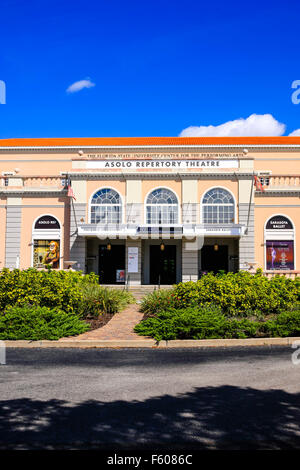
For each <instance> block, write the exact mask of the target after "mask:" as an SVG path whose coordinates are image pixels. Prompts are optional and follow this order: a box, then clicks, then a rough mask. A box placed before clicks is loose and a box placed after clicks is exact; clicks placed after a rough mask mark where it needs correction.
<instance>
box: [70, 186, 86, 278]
mask: <svg viewBox="0 0 300 470" xmlns="http://www.w3.org/2000/svg"><path fill="white" fill-rule="evenodd" d="M72 189H73V192H74V195H75V197H76V201H74V200H73V201H71V207H70V260H69V261H77V264H75V265H74V269H76V271H83V272H85V264H86V239H85V238H84V237H79V236H78V225H79V224H81V223H82V222H81V219H83V220H84V221H85V220H86V197H87V196H86V181H83V180H74V181H72Z"/></svg>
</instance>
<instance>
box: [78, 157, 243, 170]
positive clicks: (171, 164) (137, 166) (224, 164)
mask: <svg viewBox="0 0 300 470" xmlns="http://www.w3.org/2000/svg"><path fill="white" fill-rule="evenodd" d="M86 168H88V169H108V170H110V169H124V170H130V169H131V170H141V169H157V170H159V169H160V170H161V169H177V170H179V169H185V170H186V169H189V170H193V169H199V168H238V160H149V159H148V160H146V159H145V160H129V159H128V160H126V159H124V160H98V161H95V160H94V161H87V162H86Z"/></svg>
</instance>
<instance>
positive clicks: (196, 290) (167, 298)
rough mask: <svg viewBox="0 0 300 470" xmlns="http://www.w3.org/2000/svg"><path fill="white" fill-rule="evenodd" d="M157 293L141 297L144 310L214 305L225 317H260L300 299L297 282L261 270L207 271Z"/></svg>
mask: <svg viewBox="0 0 300 470" xmlns="http://www.w3.org/2000/svg"><path fill="white" fill-rule="evenodd" d="M158 292H159V293H158V294H155V295H154V294H150V295H149V296H147V297H146V298H145V299H144V301H143V304H142V309H143V312H145V313H151V314H154V313H157V312H160V311H162V310H164V309H165V308H166V306H167V305H168V308H169V307H174V308H178V309H183V308H187V307H197V306H199V307H201V306H205V305H207V304H215V305H219V306H220V307H221V309H222V311H223V313H224V314H225V315H226V316H228V317H232V316H238V317H240V316H244V317H247V316H252V315H255V316H258V317H263V316H264V315H266V314H278V313H280V312H282V311H284V310H289V309H291V308H292V307H293V305H294V304H295V303H296V302H298V301H299V299H300V281H299V280H297V279H296V280H291V279H287V278H285V277H284V276H275V277H274V278H272V279H267V278H266V277H265V276H263V274H262V272H261V270H258V271H257V273H256V274H255V275H253V274H250V273H249V272H245V271H239V272H238V273H219V274H216V275H214V274H213V273H208V274H206V275H205V276H203V277H202V278H201V279H200V280H199V281H197V282H185V283H179V284H177V285H176V286H174V287H173V288H172V289H171V290H170V291H168V293H166V294H165V293H163V291H158ZM166 304H167V305H166Z"/></svg>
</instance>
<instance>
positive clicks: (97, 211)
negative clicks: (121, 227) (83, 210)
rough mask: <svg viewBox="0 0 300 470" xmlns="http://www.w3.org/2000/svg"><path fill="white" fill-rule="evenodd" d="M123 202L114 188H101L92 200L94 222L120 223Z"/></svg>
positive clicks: (92, 220) (92, 219)
mask: <svg viewBox="0 0 300 470" xmlns="http://www.w3.org/2000/svg"><path fill="white" fill-rule="evenodd" d="M121 215H122V204H121V198H120V195H119V194H118V193H117V191H115V190H114V189H109V188H105V189H100V190H99V191H97V192H96V193H95V194H94V196H93V198H92V201H91V223H92V224H119V223H120V222H121Z"/></svg>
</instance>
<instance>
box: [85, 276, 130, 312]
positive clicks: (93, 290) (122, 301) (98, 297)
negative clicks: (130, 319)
mask: <svg viewBox="0 0 300 470" xmlns="http://www.w3.org/2000/svg"><path fill="white" fill-rule="evenodd" d="M82 294H83V296H82V300H81V302H80V304H79V305H78V313H79V314H80V316H82V317H83V318H86V317H87V316H92V317H97V316H99V315H101V313H116V312H119V311H120V310H122V309H124V308H125V307H126V306H127V305H128V304H130V303H133V302H135V298H134V297H133V295H132V294H130V293H129V292H127V291H125V290H119V289H109V288H107V287H103V286H99V285H91V284H87V283H86V284H84V285H83V286H82Z"/></svg>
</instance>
